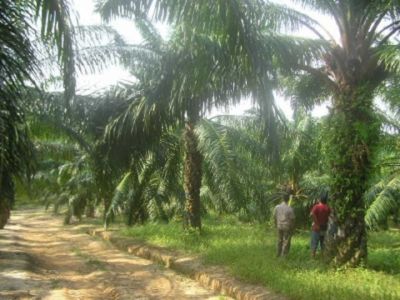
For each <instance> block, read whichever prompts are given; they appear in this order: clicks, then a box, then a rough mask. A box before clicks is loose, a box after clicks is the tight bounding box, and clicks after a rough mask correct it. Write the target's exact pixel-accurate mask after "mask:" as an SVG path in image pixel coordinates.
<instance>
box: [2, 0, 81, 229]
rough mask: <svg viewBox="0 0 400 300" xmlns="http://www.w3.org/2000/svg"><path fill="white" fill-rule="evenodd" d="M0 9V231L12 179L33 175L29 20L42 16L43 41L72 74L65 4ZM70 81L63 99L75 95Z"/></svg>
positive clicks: (7, 4) (6, 1) (12, 4)
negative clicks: (28, 120)
mask: <svg viewBox="0 0 400 300" xmlns="http://www.w3.org/2000/svg"><path fill="white" fill-rule="evenodd" d="M0 6H1V11H0V44H1V47H0V56H1V57H2V59H1V64H0V98H1V114H0V124H1V125H0V141H1V143H0V144H1V146H0V161H1V162H0V187H1V195H0V215H1V217H0V219H1V220H0V225H1V226H0V227H3V226H4V224H5V223H6V219H7V218H8V216H9V207H10V205H9V201H10V200H11V199H12V198H13V190H14V188H13V186H14V185H13V176H17V175H21V176H22V175H24V174H28V175H29V173H31V171H32V163H33V156H32V144H31V143H30V141H29V138H28V135H27V131H26V127H25V120H24V112H23V109H22V104H21V101H20V100H21V98H22V94H23V90H24V89H25V87H26V83H27V82H30V84H33V85H35V78H37V75H38V74H39V69H38V66H37V61H36V58H35V55H34V50H33V48H34V47H33V45H32V42H31V41H30V34H31V33H32V32H33V31H34V30H33V27H32V26H31V21H32V20H33V19H34V18H35V17H37V18H39V17H40V19H41V28H42V37H43V38H44V39H47V40H54V41H55V43H56V44H57V46H58V50H59V53H60V61H61V62H62V65H63V66H64V72H65V76H66V77H65V78H66V79H67V77H68V78H69V77H72V75H73V67H72V65H73V64H71V62H73V59H72V57H71V56H70V51H69V50H70V43H71V39H70V34H69V30H68V7H67V5H66V3H65V1H64V0H51V1H42V0H37V1H34V2H29V1H10V0H1V2H0ZM69 79H70V78H69ZM69 79H68V88H67V89H66V91H67V92H66V95H67V98H70V95H72V94H73V91H74V81H70V80H69ZM66 81H67V80H66Z"/></svg>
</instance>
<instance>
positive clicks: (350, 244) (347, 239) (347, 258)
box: [293, 1, 400, 265]
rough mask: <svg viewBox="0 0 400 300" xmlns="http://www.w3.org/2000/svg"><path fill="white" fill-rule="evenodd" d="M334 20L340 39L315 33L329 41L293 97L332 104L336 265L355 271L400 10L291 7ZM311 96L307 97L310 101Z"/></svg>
mask: <svg viewBox="0 0 400 300" xmlns="http://www.w3.org/2000/svg"><path fill="white" fill-rule="evenodd" d="M296 2H298V3H300V4H302V5H304V6H305V7H306V8H308V9H312V10H316V11H319V12H320V13H321V14H325V15H328V16H330V17H332V18H333V20H334V23H335V25H336V26H337V28H338V31H339V40H338V41H335V40H334V38H333V37H332V35H331V34H329V32H328V31H327V30H325V29H323V28H322V27H319V28H318V27H313V28H312V30H313V31H314V33H315V34H316V35H317V36H318V38H319V39H323V40H327V41H329V42H330V46H329V47H327V48H326V51H324V52H323V53H322V55H321V57H319V59H318V61H317V62H316V63H315V64H313V65H310V64H302V63H297V64H294V65H293V69H294V70H297V73H296V74H297V75H298V76H297V78H298V82H297V83H298V85H297V87H298V89H297V92H298V93H296V94H297V95H300V96H301V95H302V96H303V97H302V98H303V99H304V98H305V99H306V101H307V102H308V103H312V101H313V100H319V101H320V100H321V99H327V98H328V99H330V100H331V103H332V107H331V110H330V115H329V125H330V130H329V133H328V134H327V136H326V139H327V142H328V144H329V148H328V150H329V151H328V157H329V160H330V165H331V170H332V172H331V177H332V182H331V191H332V199H333V202H332V203H333V206H334V207H335V209H336V212H337V214H338V218H339V223H340V226H341V227H342V229H343V236H342V238H341V239H339V240H338V243H337V244H335V245H332V246H333V248H334V250H336V251H334V253H337V254H336V256H335V258H336V261H337V262H338V263H340V264H341V263H348V264H350V265H357V264H359V263H360V262H361V261H362V260H364V259H365V258H366V256H367V235H366V228H365V221H364V219H365V203H364V200H363V199H364V198H363V196H364V193H365V192H366V189H367V187H368V181H369V179H370V175H371V173H372V172H371V169H372V159H373V156H374V153H375V148H376V145H377V141H378V138H379V135H380V122H379V121H378V119H377V117H376V112H375V111H374V108H373V99H374V94H375V93H376V92H377V91H378V88H379V87H380V86H381V85H382V84H385V81H386V80H387V79H390V78H391V77H392V76H393V75H395V74H396V73H397V72H398V69H396V68H397V67H396V66H398V63H397V62H398V55H399V48H398V45H396V44H393V40H392V39H391V38H392V37H395V36H397V35H398V33H399V24H400V21H399V19H400V18H399V17H400V15H399V6H398V4H396V1H381V2H379V3H378V2H369V1H324V2H322V1H321V2H316V1H296ZM307 98H308V99H307Z"/></svg>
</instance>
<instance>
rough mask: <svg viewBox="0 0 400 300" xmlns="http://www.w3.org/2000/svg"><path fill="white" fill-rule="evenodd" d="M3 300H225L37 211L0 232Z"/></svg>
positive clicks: (16, 217) (15, 217)
mask: <svg viewBox="0 0 400 300" xmlns="http://www.w3.org/2000/svg"><path fill="white" fill-rule="evenodd" d="M0 299H2V300H3V299H4V300H5V299H82V300H87V299H225V298H222V297H220V296H218V295H215V294H213V293H212V292H210V291H208V290H206V289H204V288H203V287H201V286H200V285H199V284H198V283H197V282H195V281H193V280H190V279H188V278H185V277H183V276H181V275H178V274H176V273H174V272H173V271H171V270H168V269H165V268H163V267H161V266H159V265H156V264H154V263H152V262H150V261H148V260H145V259H142V258H139V257H136V256H132V255H129V254H126V253H123V252H121V251H119V250H117V249H115V248H114V247H112V246H111V245H109V244H107V243H105V242H103V241H100V240H97V239H95V238H93V237H90V236H89V235H87V234H85V233H84V232H83V231H82V230H80V229H79V225H70V226H63V225H62V218H61V217H55V216H52V215H50V214H48V213H44V212H42V211H39V210H23V211H14V212H13V214H12V217H11V220H10V221H9V223H8V224H7V225H6V227H5V229H4V230H0Z"/></svg>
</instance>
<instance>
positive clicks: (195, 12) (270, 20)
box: [98, 0, 321, 228]
mask: <svg viewBox="0 0 400 300" xmlns="http://www.w3.org/2000/svg"><path fill="white" fill-rule="evenodd" d="M174 3H175V4H176V5H175V6H174V5H173V4H174ZM154 4H155V8H156V10H155V15H156V18H157V19H160V20H168V21H171V23H172V24H173V28H174V33H173V35H172V38H171V40H170V41H169V42H168V44H167V47H165V48H164V49H162V50H164V51H161V52H160V51H152V52H153V53H156V54H158V55H160V54H162V55H161V57H162V58H161V63H158V64H150V65H149V66H154V65H158V66H160V65H161V67H159V69H155V70H157V72H152V73H151V74H152V75H154V74H155V75H157V76H158V78H157V77H156V80H154V79H152V80H151V81H150V82H153V83H154V82H157V84H156V85H154V84H153V86H149V85H147V86H146V89H147V91H148V94H147V96H146V97H143V98H141V99H142V100H146V101H147V103H145V102H143V101H142V103H144V104H138V103H139V101H138V102H137V103H136V104H134V105H133V106H132V108H133V107H134V109H135V110H136V109H137V108H138V107H139V108H141V110H140V112H138V111H137V110H136V113H135V114H136V115H135V116H134V117H132V115H131V117H130V118H128V117H124V119H125V120H128V119H129V120H131V121H132V123H136V124H134V126H136V128H137V129H136V130H138V129H139V128H140V126H142V128H141V129H143V126H148V128H147V129H145V131H147V132H150V128H151V129H152V130H153V132H155V131H157V130H158V131H159V132H160V131H161V130H162V127H163V126H164V127H166V126H167V124H172V123H174V122H175V123H176V122H177V123H179V124H185V133H184V136H185V140H186V143H185V149H186V152H185V153H186V155H185V157H186V158H185V165H186V167H185V168H184V169H185V191H186V197H187V210H188V216H189V223H190V225H191V226H193V227H197V228H200V227H201V220H200V186H201V181H202V170H201V165H202V161H203V158H202V156H201V154H200V153H199V151H198V146H197V143H198V142H197V141H196V134H195V132H194V130H195V128H196V124H197V123H198V122H199V121H200V119H201V117H202V115H203V114H204V112H205V111H206V110H207V109H209V108H211V107H215V106H221V105H228V104H229V103H235V102H237V101H239V100H240V98H241V97H242V96H245V95H249V94H252V96H253V97H254V99H256V101H257V103H258V104H259V107H260V109H261V110H262V114H263V116H264V118H263V120H264V128H265V136H266V138H267V140H268V142H269V143H267V144H268V145H269V146H272V145H276V143H274V142H273V141H274V139H275V138H276V121H275V120H276V118H275V113H276V106H275V105H274V100H273V96H272V87H273V86H274V73H275V72H274V68H273V67H272V66H273V64H274V61H276V57H277V56H275V57H274V55H275V54H278V53H279V52H280V50H281V49H283V48H285V49H288V51H292V53H293V55H294V56H297V57H298V58H300V57H302V58H303V59H306V60H307V59H309V58H310V57H312V56H313V53H314V52H318V51H319V50H320V48H321V45H313V47H307V48H306V47H304V46H305V45H304V43H302V41H300V40H298V41H296V42H290V41H288V40H287V39H286V38H281V37H280V36H276V35H273V34H270V35H267V37H268V39H266V38H265V36H264V35H263V32H268V33H271V29H272V28H274V26H275V25H276V18H277V15H278V16H279V14H283V15H285V16H287V20H288V22H287V23H286V24H289V23H290V24H293V23H296V18H295V17H294V15H296V14H295V13H293V12H291V11H290V10H289V9H283V10H277V7H276V6H275V5H268V8H271V10H270V11H269V10H267V9H266V8H265V6H266V5H265V4H264V3H263V1H252V2H249V1H246V2H245V1H213V2H201V3H198V5H191V4H190V3H189V2H187V1H186V2H185V1H172V2H164V1H160V2H157V3H154ZM150 6H151V3H149V2H144V1H143V2H142V1H112V0H109V1H99V3H98V10H99V11H100V12H101V14H102V16H103V18H104V19H105V20H109V19H110V18H112V17H118V16H124V17H126V16H127V17H135V16H136V18H143V15H146V14H147V9H148V8H149V7H150ZM183 11H185V13H182V12H183ZM264 12H268V14H264ZM215 13H218V15H215ZM297 17H298V18H301V16H300V15H297ZM303 21H304V22H305V23H307V20H303ZM294 26H295V25H294ZM272 43H273V44H274V45H276V47H275V48H274V47H271V44H272ZM156 45H157V46H159V45H160V43H157V44H156ZM295 46H296V47H295ZM301 46H303V47H301ZM278 48H279V50H278ZM146 62H147V60H146ZM147 74H150V72H148V73H147ZM147 80H148V78H147ZM146 113H147V115H146ZM140 120H142V121H140ZM143 120H144V121H143ZM159 120H161V122H160V121H159ZM139 125H140V126H139ZM142 131H143V130H142ZM152 138H157V137H156V136H155V135H154V134H153V135H152ZM138 142H139V143H140V141H138ZM143 142H144V139H143ZM142 144H144V143H142ZM271 149H274V148H273V147H271ZM268 153H272V151H269V152H268ZM275 157H276V156H275Z"/></svg>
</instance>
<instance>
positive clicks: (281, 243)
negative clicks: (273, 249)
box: [276, 228, 292, 256]
mask: <svg viewBox="0 0 400 300" xmlns="http://www.w3.org/2000/svg"><path fill="white" fill-rule="evenodd" d="M291 238H292V231H291V230H287V229H279V228H278V245H277V254H276V255H277V256H285V255H287V254H288V253H289V250H290V240H291Z"/></svg>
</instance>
